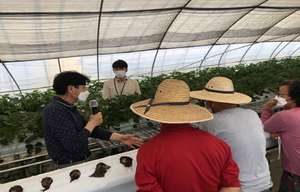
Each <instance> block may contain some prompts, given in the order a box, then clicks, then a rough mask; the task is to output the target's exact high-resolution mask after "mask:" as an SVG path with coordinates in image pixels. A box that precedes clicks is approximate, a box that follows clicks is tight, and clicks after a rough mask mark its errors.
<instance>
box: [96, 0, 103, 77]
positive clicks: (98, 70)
mask: <svg viewBox="0 0 300 192" xmlns="http://www.w3.org/2000/svg"><path fill="white" fill-rule="evenodd" d="M103 3H104V0H101V3H100V7H99V18H98V27H97V62H96V63H97V80H98V82H99V79H100V69H99V36H100V23H101V15H102V8H103Z"/></svg>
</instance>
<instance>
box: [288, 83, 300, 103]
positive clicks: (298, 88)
mask: <svg viewBox="0 0 300 192" xmlns="http://www.w3.org/2000/svg"><path fill="white" fill-rule="evenodd" d="M289 96H290V97H291V99H292V100H294V101H295V103H296V106H297V107H300V79H299V78H297V79H294V80H293V81H292V83H291V85H290V89H289Z"/></svg>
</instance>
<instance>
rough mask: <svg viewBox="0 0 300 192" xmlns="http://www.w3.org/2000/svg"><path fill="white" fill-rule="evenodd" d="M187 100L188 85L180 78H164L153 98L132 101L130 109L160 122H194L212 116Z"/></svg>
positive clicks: (188, 95) (188, 97)
mask: <svg viewBox="0 0 300 192" xmlns="http://www.w3.org/2000/svg"><path fill="white" fill-rule="evenodd" d="M189 102H190V88H189V86H188V85H187V84H186V83H185V82H184V81H181V80H177V79H166V80H164V81H163V82H162V83H160V84H159V86H158V88H157V90H156V94H155V96H154V98H152V99H147V100H144V101H139V102H137V103H134V104H132V105H131V106H130V109H131V110H132V111H133V112H134V113H136V114H138V115H140V116H141V117H144V118H147V119H150V120H153V121H158V122H161V123H175V124H178V123H196V122H201V121H206V120H209V119H212V118H213V117H212V114H211V113H210V112H209V111H208V110H206V109H205V108H203V107H200V106H198V105H194V104H190V103H189Z"/></svg>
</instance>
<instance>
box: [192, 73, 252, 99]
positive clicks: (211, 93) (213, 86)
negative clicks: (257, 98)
mask: <svg viewBox="0 0 300 192" xmlns="http://www.w3.org/2000/svg"><path fill="white" fill-rule="evenodd" d="M190 95H191V97H193V98H197V99H202V100H206V101H215V102H220V103H231V104H241V103H249V102H251V100H252V98H251V97H249V96H248V95H245V94H242V93H238V92H234V87H233V83H232V81H231V80H230V79H228V78H226V77H214V78H212V79H211V80H209V81H208V82H207V84H206V85H205V89H204V90H201V91H192V92H191V93H190Z"/></svg>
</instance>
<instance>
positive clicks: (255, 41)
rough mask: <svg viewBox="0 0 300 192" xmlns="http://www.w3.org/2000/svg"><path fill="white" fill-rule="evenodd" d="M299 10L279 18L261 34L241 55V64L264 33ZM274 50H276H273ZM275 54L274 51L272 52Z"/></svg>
mask: <svg viewBox="0 0 300 192" xmlns="http://www.w3.org/2000/svg"><path fill="white" fill-rule="evenodd" d="M297 11H298V10H295V11H293V12H292V13H290V14H289V15H287V16H285V17H284V18H282V19H281V20H279V21H278V22H277V23H275V24H274V25H273V26H272V27H270V28H269V29H268V30H266V31H265V32H264V33H263V34H262V35H261V36H259V37H258V38H257V39H256V40H255V41H254V42H253V43H252V45H251V46H250V47H249V48H248V49H247V50H246V51H245V53H244V55H243V56H242V57H241V60H240V62H239V63H240V64H241V63H242V61H243V59H244V57H245V56H246V54H247V53H248V51H249V50H250V49H251V48H252V46H253V45H254V44H256V43H257V41H258V40H259V39H260V38H261V37H262V36H263V35H264V34H266V33H267V32H268V31H270V30H271V29H272V28H273V27H274V26H276V25H277V24H278V23H280V22H281V21H283V20H284V19H286V18H288V17H289V16H290V15H292V14H294V13H295V12H297ZM277 48H278V47H276V48H275V50H276V49H277ZM273 52H274V51H273ZM272 54H273V53H272Z"/></svg>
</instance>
